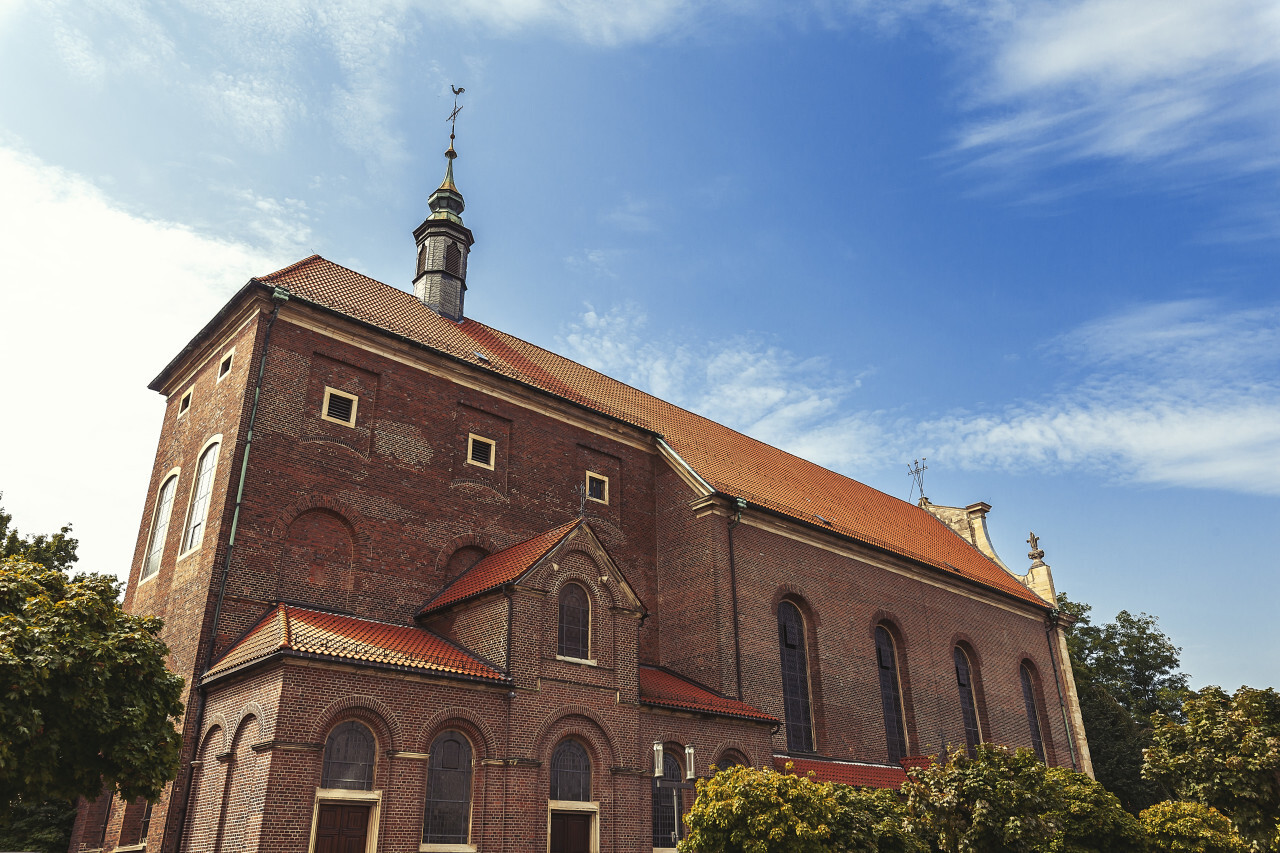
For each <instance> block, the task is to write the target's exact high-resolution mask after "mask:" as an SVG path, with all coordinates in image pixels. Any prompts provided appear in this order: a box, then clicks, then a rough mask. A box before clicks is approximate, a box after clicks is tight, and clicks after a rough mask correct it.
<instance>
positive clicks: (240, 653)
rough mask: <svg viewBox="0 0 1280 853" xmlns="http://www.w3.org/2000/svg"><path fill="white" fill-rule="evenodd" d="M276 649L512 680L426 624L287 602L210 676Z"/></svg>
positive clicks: (311, 655)
mask: <svg viewBox="0 0 1280 853" xmlns="http://www.w3.org/2000/svg"><path fill="white" fill-rule="evenodd" d="M277 653H293V654H301V655H306V656H308V657H320V658H328V659H331V660H349V661H365V662H368V663H373V664H380V665H384V666H395V667H401V668H405V669H413V670H419V671H422V672H437V673H444V674H449V675H455V676H462V677H465V678H473V679H482V680H492V681H505V680H506V679H507V677H506V676H505V675H503V674H502V673H501V672H499V671H498V670H497V669H494V668H493V667H492V666H490V665H489V664H487V663H485V662H484V661H481V660H479V659H478V658H476V657H474V656H473V655H471V654H469V653H468V652H466V651H464V650H463V649H462V648H460V647H459V646H455V645H454V644H453V643H450V642H449V641H448V640H446V639H444V638H443V637H440V636H439V635H437V634H433V633H432V632H430V631H428V630H426V629H425V628H418V627H415V626H411V625H391V624H388V623H386V622H374V621H373V620H371V619H359V618H357V617H355V616H343V615H340V614H337V613H325V612H323V611H320V610H311V609H309V608H305V607H297V606H294V605H288V604H280V605H277V606H276V608H275V609H274V610H272V611H271V612H270V613H268V614H267V615H266V616H264V617H263V618H262V621H260V622H259V623H258V624H257V625H255V626H254V627H253V628H252V629H250V630H249V633H247V634H245V635H244V636H243V637H241V638H240V640H239V642H237V643H236V644H235V645H234V646H232V647H231V648H230V649H228V650H227V652H226V653H225V654H223V655H222V657H220V658H219V659H218V660H217V661H216V662H215V663H214V665H213V666H212V667H211V668H210V669H209V672H208V673H206V675H205V677H206V678H208V677H210V676H215V675H220V674H222V673H225V672H229V671H231V670H233V669H236V668H238V667H241V666H245V665H247V664H250V663H254V662H255V661H259V660H263V659H265V658H267V657H270V656H272V655H274V654H277Z"/></svg>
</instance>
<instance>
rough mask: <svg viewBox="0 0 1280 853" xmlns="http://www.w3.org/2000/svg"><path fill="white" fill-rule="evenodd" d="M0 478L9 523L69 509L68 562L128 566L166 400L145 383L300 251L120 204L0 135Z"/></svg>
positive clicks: (110, 569) (43, 521) (100, 567)
mask: <svg viewBox="0 0 1280 853" xmlns="http://www.w3.org/2000/svg"><path fill="white" fill-rule="evenodd" d="M0 186H3V187H4V188H5V192H3V193H0V279H2V280H3V281H4V282H5V285H4V287H3V289H0V316H3V317H4V318H5V323H4V333H3V335H0V364H3V365H6V366H7V367H8V368H9V369H8V370H7V371H6V374H5V385H6V389H7V390H8V392H9V394H10V395H11V396H10V406H9V407H8V409H7V411H6V413H5V417H3V418H0V489H2V490H3V491H4V493H5V496H4V505H5V506H6V508H7V509H8V510H9V511H11V512H13V513H14V523H15V524H16V525H17V526H18V527H19V529H21V530H24V531H29V532H51V531H54V530H56V529H57V528H58V527H59V526H61V525H62V524H63V523H65V522H67V521H71V522H73V523H74V524H75V531H76V535H77V536H78V537H79V538H80V540H81V549H80V553H81V561H80V567H81V568H83V569H86V570H95V571H101V572H106V573H117V574H120V575H121V576H123V575H125V574H127V572H128V568H129V563H130V561H131V559H132V557H133V548H134V537H135V536H136V534H137V530H138V523H139V518H140V516H141V512H142V504H143V499H144V496H145V492H146V485H147V483H146V479H147V473H146V472H147V471H149V470H150V466H151V463H152V459H153V454H154V453H155V439H156V436H157V435H158V432H159V427H160V418H161V414H162V410H163V401H162V400H161V399H160V398H159V397H158V396H157V395H156V394H155V393H154V392H151V391H148V390H147V389H146V385H147V383H148V382H149V381H150V380H151V379H152V378H153V377H154V376H155V374H157V373H158V372H159V371H160V368H162V367H163V366H164V361H165V360H166V359H167V358H168V357H170V356H171V355H173V354H176V353H177V352H178V351H179V350H180V349H181V347H182V346H183V345H184V344H185V343H186V342H187V340H189V339H190V337H191V336H192V335H194V334H195V333H196V332H197V331H199V329H200V327H201V326H202V325H203V324H204V323H205V322H206V321H207V320H208V319H209V317H210V316H212V315H213V313H214V312H215V311H216V310H217V309H218V308H219V307H220V306H221V304H222V303H223V302H224V301H225V300H226V299H227V298H229V297H230V295H231V294H232V293H234V292H235V290H236V289H237V288H239V287H240V286H241V285H242V284H244V282H245V281H247V280H248V279H249V277H250V276H253V275H262V274H264V273H267V272H270V271H271V270H274V269H277V268H279V267H281V266H284V265H285V264H287V263H289V262H291V261H293V260H296V258H294V257H291V256H284V257H281V256H279V255H274V254H272V253H268V252H263V251H259V250H255V249H253V248H250V247H248V246H246V245H243V244H240V243H235V242H229V241H225V240H219V239H215V238H211V237H208V236H203V235H200V234H197V233H195V232H193V231H191V230H190V229H187V228H184V227H182V226H180V225H175V224H173V223H170V222H162V221H156V220H151V219H146V218H142V217H138V216H134V215H131V214H129V213H126V212H124V211H122V210H121V209H120V208H118V207H117V206H115V205H113V203H112V202H111V200H110V199H108V198H107V197H105V196H104V195H103V194H102V192H100V191H99V190H98V189H97V188H96V187H94V186H93V185H91V184H90V183H88V182H87V181H85V180H84V179H82V178H80V177H78V176H76V175H74V174H71V173H69V172H66V171H64V170H62V169H57V168H53V167H50V166H48V165H45V164H43V163H41V162H40V161H38V160H36V159H34V158H32V157H29V156H26V155H23V154H19V153H17V152H15V151H13V150H11V149H7V148H2V147H0Z"/></svg>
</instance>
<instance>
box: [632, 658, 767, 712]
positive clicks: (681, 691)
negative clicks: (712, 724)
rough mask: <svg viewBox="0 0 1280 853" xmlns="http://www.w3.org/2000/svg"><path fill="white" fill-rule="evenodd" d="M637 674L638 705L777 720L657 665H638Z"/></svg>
mask: <svg viewBox="0 0 1280 853" xmlns="http://www.w3.org/2000/svg"><path fill="white" fill-rule="evenodd" d="M637 675H638V680H639V682H640V704H642V705H652V706H654V707H657V708H669V709H671V710H675V711H695V712H701V713H704V714H716V715H718V716H721V717H736V718H738V719H740V720H752V721H755V722H760V723H773V724H777V723H779V722H781V721H780V720H779V719H778V718H777V717H775V716H773V715H772V714H766V713H765V712H764V711H761V710H760V709H759V708H755V707H752V706H751V705H748V704H747V703H746V702H739V701H738V700H737V699H730V698H728V697H727V696H721V695H720V694H719V693H716V692H715V691H714V690H712V689H710V688H709V687H704V686H702V685H701V684H698V683H697V682H696V681H691V680H690V679H688V678H685V677H684V676H683V675H679V674H677V673H674V672H672V671H671V670H669V669H665V668H663V667H660V666H650V665H648V664H640V666H639V667H638V668H637Z"/></svg>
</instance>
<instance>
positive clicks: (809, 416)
mask: <svg viewBox="0 0 1280 853" xmlns="http://www.w3.org/2000/svg"><path fill="white" fill-rule="evenodd" d="M560 343H561V347H562V349H563V350H564V351H565V353H566V354H567V355H569V356H570V357H572V358H575V359H577V360H579V361H582V362H583V363H585V364H588V365H590V366H592V367H594V368H596V369H598V370H601V371H603V372H605V373H609V374H611V375H613V376H616V377H618V378H620V379H622V380H624V381H626V382H628V383H630V384H632V385H635V386H637V387H639V388H642V389H644V390H646V391H649V392H650V393H653V394H655V395H657V396H659V397H662V398H664V399H667V400H670V401H672V402H674V403H677V404H679V405H681V406H684V407H685V408H688V409H690V410H692V411H696V412H699V413H700V414H704V415H706V416H708V417H710V418H713V419H715V420H717V421H720V422H722V423H725V424H727V425H729V426H732V427H734V428H735V429H738V430H740V431H742V432H745V433H747V434H749V435H752V436H754V437H756V438H759V439H761V440H763V441H767V442H769V443H771V444H774V445H777V446H779V447H782V448H783V449H785V450H788V451H790V452H792V453H795V454H797V455H799V456H803V457H805V458H807V459H811V460H813V461H814V462H817V463H819V464H822V465H825V466H827V467H830V468H833V469H835V470H839V471H842V472H844V473H846V474H849V475H851V476H854V477H859V476H863V477H865V476H867V473H868V472H869V471H872V470H881V469H884V468H886V467H888V466H892V465H896V464H898V463H900V462H901V461H902V460H904V459H908V458H912V456H919V455H926V456H928V457H929V458H930V459H931V460H935V462H936V463H942V464H947V465H953V466H956V467H958V468H966V469H979V468H985V469H997V470H1002V471H1040V472H1064V471H1078V472H1086V473H1088V474H1090V475H1093V476H1098V477H1101V478H1103V479H1105V480H1108V481H1113V482H1134V483H1147V484H1154V485H1162V486H1189V487H1205V488H1219V489H1227V490H1232V491H1238V492H1245V493H1251V494H1266V495H1275V494H1280V382H1278V381H1277V379H1276V377H1277V376H1278V375H1280V371H1278V370H1277V368H1278V367H1280V307H1277V306H1271V307H1265V308H1254V309H1248V310H1234V311H1233V310H1224V309H1222V308H1221V307H1219V306H1217V305H1216V304H1215V303H1213V302H1209V301H1178V302H1170V303H1162V304H1154V305H1142V306H1138V307H1135V308H1133V309H1131V310H1129V311H1127V312H1123V313H1120V314H1117V315H1114V316H1109V317H1104V318H1100V319H1098V320H1096V321H1094V322H1092V323H1089V324H1086V325H1084V326H1081V327H1080V328H1078V329H1076V330H1074V331H1072V332H1071V333H1069V334H1067V335H1064V336H1063V337H1061V338H1060V339H1059V340H1057V341H1055V342H1054V343H1053V345H1052V346H1053V350H1054V352H1053V355H1054V356H1055V357H1056V358H1060V359H1062V360H1065V362H1066V363H1067V364H1068V372H1072V373H1079V374H1080V375H1081V378H1078V379H1074V380H1069V379H1068V377H1066V376H1062V377H1059V378H1058V380H1057V381H1059V382H1061V383H1062V384H1063V385H1064V387H1063V388H1062V389H1061V390H1058V391H1056V392H1054V393H1051V394H1047V395H1045V396H1044V397H1042V398H1039V399H1031V400H1015V401H1009V402H1008V403H1007V404H1005V405H1003V406H997V407H995V408H990V409H988V410H985V411H977V412H955V413H948V414H943V415H941V416H930V415H928V414H927V413H924V412H921V411H909V410H907V409H906V408H905V405H906V402H905V401H904V408H901V409H895V410H894V411H862V410H859V409H858V408H857V406H856V404H857V400H856V395H855V391H856V389H857V388H858V387H859V385H860V384H861V381H862V379H863V378H865V377H866V376H868V375H869V373H870V372H864V373H863V374H860V375H841V374H840V373H839V372H838V371H832V370H831V367H830V365H829V364H828V363H827V362H826V361H825V360H823V359H802V358H799V357H797V356H796V355H795V354H794V353H791V352H788V351H787V350H784V349H782V348H780V347H777V346H774V345H771V344H770V343H769V342H768V341H766V340H761V339H759V338H753V337H748V336H740V337H735V338H731V339H729V340H723V341H705V342H698V343H688V342H684V341H680V340H676V339H672V338H657V339H655V338H650V337H647V336H646V334H645V318H644V316H643V315H642V314H640V313H639V311H638V309H637V308H635V307H634V306H623V307H619V308H613V309H611V310H609V311H606V312H598V311H595V310H594V309H589V310H587V311H586V312H584V314H583V315H582V316H581V318H580V319H579V320H578V321H577V322H576V323H574V324H573V325H572V326H570V327H569V328H568V329H567V330H566V332H565V333H564V334H563V335H562V336H561V340H560Z"/></svg>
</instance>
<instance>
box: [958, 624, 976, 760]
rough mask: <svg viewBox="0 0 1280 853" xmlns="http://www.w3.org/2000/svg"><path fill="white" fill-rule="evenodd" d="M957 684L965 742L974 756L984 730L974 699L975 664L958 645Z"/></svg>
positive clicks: (971, 755) (970, 754) (970, 753)
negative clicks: (979, 721)
mask: <svg viewBox="0 0 1280 853" xmlns="http://www.w3.org/2000/svg"><path fill="white" fill-rule="evenodd" d="M954 657H955V661H956V684H957V685H958V686H959V688H960V716H961V717H963V718H964V744H965V746H966V747H967V748H968V750H969V756H970V757H971V758H972V757H973V756H974V755H977V751H978V744H979V743H981V742H982V731H981V729H980V728H979V727H978V706H977V705H976V704H975V703H974V701H973V666H972V665H971V664H970V663H969V656H968V655H967V654H965V651H964V649H962V648H960V647H959V646H956V648H955V653H954Z"/></svg>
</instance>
